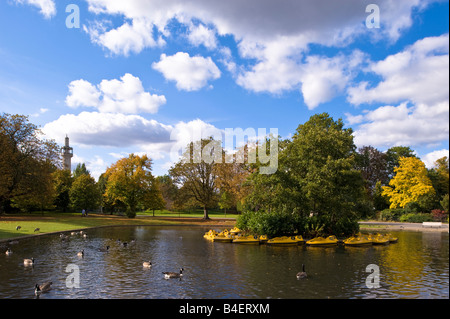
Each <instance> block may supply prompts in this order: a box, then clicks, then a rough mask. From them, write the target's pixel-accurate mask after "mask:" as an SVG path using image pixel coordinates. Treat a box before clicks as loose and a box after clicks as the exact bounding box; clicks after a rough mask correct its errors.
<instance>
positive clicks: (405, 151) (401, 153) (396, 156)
mask: <svg viewBox="0 0 450 319" xmlns="http://www.w3.org/2000/svg"><path fill="white" fill-rule="evenodd" d="M401 157H416V155H414V151H413V150H412V149H411V148H409V147H408V146H394V147H391V148H390V149H388V150H387V151H386V160H387V173H388V176H389V178H390V179H392V177H394V174H395V168H396V167H398V166H399V164H400V158H401Z"/></svg>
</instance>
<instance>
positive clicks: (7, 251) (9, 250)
mask: <svg viewBox="0 0 450 319" xmlns="http://www.w3.org/2000/svg"><path fill="white" fill-rule="evenodd" d="M5 254H6V256H9V255H11V254H12V250H11V248H8V249H7V250H6V252H5Z"/></svg>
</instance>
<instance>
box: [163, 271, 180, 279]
mask: <svg viewBox="0 0 450 319" xmlns="http://www.w3.org/2000/svg"><path fill="white" fill-rule="evenodd" d="M183 270H184V269H183V268H180V273H177V272H163V274H164V278H165V279H170V278H181V277H183Z"/></svg>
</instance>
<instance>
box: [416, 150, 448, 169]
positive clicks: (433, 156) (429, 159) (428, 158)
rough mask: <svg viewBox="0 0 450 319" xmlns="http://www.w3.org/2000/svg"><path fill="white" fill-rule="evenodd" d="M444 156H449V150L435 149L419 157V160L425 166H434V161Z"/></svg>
mask: <svg viewBox="0 0 450 319" xmlns="http://www.w3.org/2000/svg"><path fill="white" fill-rule="evenodd" d="M444 156H447V158H450V156H449V150H446V149H443V150H437V151H433V152H431V153H428V154H426V155H425V156H423V157H422V158H421V160H422V161H423V162H424V163H425V166H426V167H427V168H433V167H435V162H436V161H437V160H438V159H440V158H443V157H444Z"/></svg>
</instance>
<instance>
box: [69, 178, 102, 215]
mask: <svg viewBox="0 0 450 319" xmlns="http://www.w3.org/2000/svg"><path fill="white" fill-rule="evenodd" d="M69 196H70V201H71V204H72V206H73V208H75V209H77V210H81V209H96V208H98V207H99V205H100V200H101V198H100V196H101V195H100V189H99V188H98V185H97V183H96V182H95V179H94V178H93V177H92V176H91V175H89V174H88V175H86V174H82V175H80V176H78V177H77V178H76V179H75V180H74V181H73V183H72V186H71V187H70V191H69Z"/></svg>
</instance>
